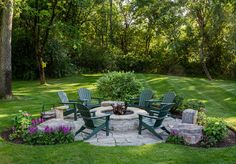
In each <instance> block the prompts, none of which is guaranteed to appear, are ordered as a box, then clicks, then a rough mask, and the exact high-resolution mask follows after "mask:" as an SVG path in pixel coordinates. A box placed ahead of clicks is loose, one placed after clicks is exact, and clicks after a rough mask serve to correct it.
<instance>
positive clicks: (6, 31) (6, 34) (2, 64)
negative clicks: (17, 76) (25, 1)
mask: <svg viewBox="0 0 236 164" xmlns="http://www.w3.org/2000/svg"><path fill="white" fill-rule="evenodd" d="M4 2H5V3H3V4H4V6H2V7H1V8H0V98H6V99H10V98H11V97H12V87H11V82H12V70H11V38H12V18H13V0H5V1H4Z"/></svg>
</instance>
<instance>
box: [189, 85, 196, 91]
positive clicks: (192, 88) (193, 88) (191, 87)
mask: <svg viewBox="0 0 236 164" xmlns="http://www.w3.org/2000/svg"><path fill="white" fill-rule="evenodd" d="M195 89H196V88H195V86H189V87H188V90H190V91H192V90H195Z"/></svg>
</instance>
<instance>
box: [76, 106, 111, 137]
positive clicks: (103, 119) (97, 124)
mask: <svg viewBox="0 0 236 164" xmlns="http://www.w3.org/2000/svg"><path fill="white" fill-rule="evenodd" d="M77 108H78V111H79V113H80V115H81V117H82V118H83V120H84V125H83V126H82V127H81V128H80V129H79V130H78V131H77V132H76V133H75V135H77V134H79V133H80V132H83V130H85V129H86V128H87V129H91V130H92V132H91V133H89V134H88V136H87V137H85V138H84V140H87V139H89V138H91V137H92V136H94V135H95V134H97V133H98V132H99V131H100V130H103V129H104V128H105V130H106V136H108V135H109V119H110V114H104V115H103V116H99V117H95V115H92V116H91V114H92V113H91V112H90V111H89V108H88V107H86V106H84V105H82V104H77Z"/></svg>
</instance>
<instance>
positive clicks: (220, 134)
mask: <svg viewBox="0 0 236 164" xmlns="http://www.w3.org/2000/svg"><path fill="white" fill-rule="evenodd" d="M203 133H204V138H203V141H202V145H204V146H207V147H211V146H214V145H215V144H216V143H218V142H219V141H221V140H222V139H224V138H225V137H226V135H227V134H228V128H227V124H226V122H225V121H223V119H221V118H215V117H208V118H207V120H206V124H205V125H204V128H203Z"/></svg>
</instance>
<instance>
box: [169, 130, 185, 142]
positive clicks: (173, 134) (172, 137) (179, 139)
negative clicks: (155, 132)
mask: <svg viewBox="0 0 236 164" xmlns="http://www.w3.org/2000/svg"><path fill="white" fill-rule="evenodd" d="M166 142H167V143H173V144H180V145H183V144H185V142H184V138H183V137H182V136H179V135H178V133H177V131H175V130H172V131H171V132H170V135H169V136H168V138H167V139H166Z"/></svg>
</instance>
